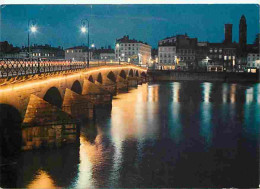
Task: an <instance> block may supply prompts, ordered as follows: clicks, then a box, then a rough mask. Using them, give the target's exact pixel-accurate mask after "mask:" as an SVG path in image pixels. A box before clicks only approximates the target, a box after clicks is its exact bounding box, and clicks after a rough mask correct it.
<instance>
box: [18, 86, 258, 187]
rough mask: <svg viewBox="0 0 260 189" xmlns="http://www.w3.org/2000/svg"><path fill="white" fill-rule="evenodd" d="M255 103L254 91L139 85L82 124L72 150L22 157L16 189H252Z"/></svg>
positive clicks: (254, 181)
mask: <svg viewBox="0 0 260 189" xmlns="http://www.w3.org/2000/svg"><path fill="white" fill-rule="evenodd" d="M259 97H260V84H229V83H209V82H204V83H200V82H165V83H154V84H143V85H142V86H138V88H137V89H132V90H130V91H129V92H128V93H122V94H119V95H118V96H116V98H115V99H114V100H113V106H112V110H106V109H104V108H101V109H98V110H97V118H96V120H95V121H94V122H86V123H84V124H82V126H81V135H80V146H79V147H78V148H77V147H67V149H58V150H56V151H55V153H54V152H53V151H49V152H48V151H47V152H44V154H45V155H44V156H41V153H38V154H34V152H29V153H30V154H31V155H30V157H31V158H25V157H27V156H28V153H27V152H25V153H23V154H22V156H21V159H22V161H21V160H20V164H21V166H19V167H18V168H17V169H18V173H19V175H17V187H29V186H30V187H33V186H36V185H37V186H40V185H41V186H49V187H50V188H51V187H72V188H92V187H95V188H99V187H103V188H107V187H111V188H114V187H146V188H149V187H255V186H258V169H259V162H258V134H259V125H260V100H259V99H260V98H259ZM72 149H73V150H72ZM60 154H62V155H60ZM52 156H53V157H52ZM32 157H33V158H35V159H37V162H41V163H35V162H36V161H32ZM46 157H48V158H46ZM57 159H58V161H57ZM27 161H30V163H29V162H27ZM60 161H61V162H62V163H61V165H58V164H57V162H60ZM31 162H32V163H31ZM43 162H44V163H43ZM54 162H55V163H54ZM28 164H30V166H28ZM65 166H66V169H65V168H64V167H65ZM54 170H55V171H54ZM65 170H70V171H65ZM60 172H63V174H60ZM24 174H26V175H29V176H26V177H23V176H22V175H24ZM35 175H38V176H35ZM65 180H66V182H65Z"/></svg>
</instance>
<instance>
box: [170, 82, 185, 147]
mask: <svg viewBox="0 0 260 189" xmlns="http://www.w3.org/2000/svg"><path fill="white" fill-rule="evenodd" d="M180 88H181V84H180V83H179V82H174V83H173V84H172V95H173V102H171V103H170V106H169V112H168V114H169V115H170V117H169V119H168V126H169V132H170V135H171V136H172V138H173V139H174V141H175V142H176V143H179V142H180V140H181V132H182V125H181V120H180V103H179V95H180Z"/></svg>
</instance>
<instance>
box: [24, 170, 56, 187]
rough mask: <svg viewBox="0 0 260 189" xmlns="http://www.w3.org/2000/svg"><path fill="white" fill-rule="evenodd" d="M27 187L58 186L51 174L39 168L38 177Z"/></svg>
mask: <svg viewBox="0 0 260 189" xmlns="http://www.w3.org/2000/svg"><path fill="white" fill-rule="evenodd" d="M27 188H46V189H47V188H57V186H55V185H54V181H53V179H52V178H51V177H50V175H49V174H48V173H47V172H45V171H43V170H39V171H38V173H37V176H36V178H35V179H34V180H33V181H32V182H31V183H30V184H29V185H28V186H27Z"/></svg>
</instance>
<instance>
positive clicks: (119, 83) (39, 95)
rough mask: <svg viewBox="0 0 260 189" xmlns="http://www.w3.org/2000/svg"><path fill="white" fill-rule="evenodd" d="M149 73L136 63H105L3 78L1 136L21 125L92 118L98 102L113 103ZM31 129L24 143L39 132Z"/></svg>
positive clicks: (56, 123)
mask: <svg viewBox="0 0 260 189" xmlns="http://www.w3.org/2000/svg"><path fill="white" fill-rule="evenodd" d="M146 73H147V69H145V68H141V67H138V66H135V65H104V66H99V67H92V68H81V69H74V70H63V71H56V72H50V73H41V74H33V75H28V72H27V75H18V76H16V77H6V78H0V115H1V116H0V127H1V137H3V136H2V134H3V133H8V132H16V131H17V130H19V132H20V129H21V128H22V129H24V128H29V127H35V126H46V125H53V124H55V125H60V126H64V124H65V125H66V124H67V125H68V123H74V120H77V119H79V118H88V119H91V118H93V115H94V114H93V112H94V111H93V109H94V106H95V105H98V104H110V105H111V102H112V96H113V95H114V94H115V92H116V90H120V89H126V88H128V87H135V86H137V85H138V84H141V83H142V82H145V81H146ZM68 127H69V128H70V127H73V128H74V126H72V125H69V126H68ZM28 132H29V131H28ZM28 132H26V133H27V134H26V133H25V134H24V132H23V140H24V141H23V142H24V143H26V142H28V141H29V139H28V136H29V135H30V137H31V136H32V135H35V134H33V133H32V132H33V131H30V132H31V134H29V135H28ZM38 134H40V135H42V133H38ZM56 134H57V133H56ZM4 135H5V134H4ZM24 135H27V136H24ZM25 140H26V141H25ZM25 145H27V144H25ZM29 146H30V145H29ZM27 147H28V145H27ZM27 147H26V148H24V149H31V148H32V146H30V147H28V148H27Z"/></svg>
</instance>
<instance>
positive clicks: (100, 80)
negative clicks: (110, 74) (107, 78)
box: [97, 73, 103, 84]
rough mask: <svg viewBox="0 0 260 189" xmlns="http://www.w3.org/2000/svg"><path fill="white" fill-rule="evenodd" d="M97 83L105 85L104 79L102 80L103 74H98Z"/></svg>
mask: <svg viewBox="0 0 260 189" xmlns="http://www.w3.org/2000/svg"><path fill="white" fill-rule="evenodd" d="M97 81H98V82H99V83H101V84H102V83H103V78H102V75H101V73H99V74H98V77H97Z"/></svg>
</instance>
